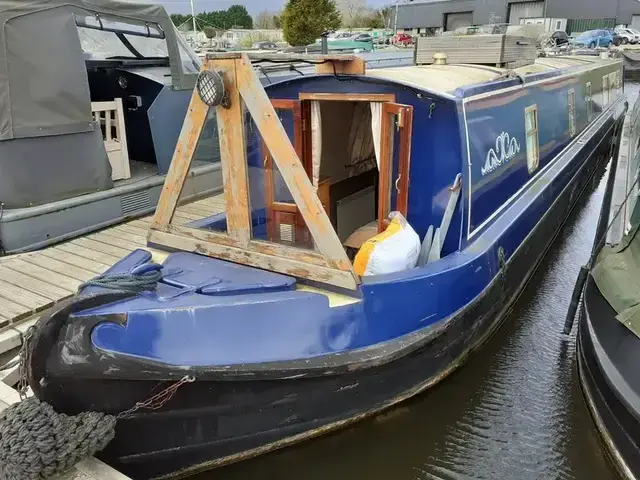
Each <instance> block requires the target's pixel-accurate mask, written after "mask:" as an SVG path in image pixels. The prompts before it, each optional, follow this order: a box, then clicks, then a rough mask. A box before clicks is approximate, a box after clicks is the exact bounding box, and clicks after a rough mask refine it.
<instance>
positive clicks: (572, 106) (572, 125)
mask: <svg viewBox="0 0 640 480" xmlns="http://www.w3.org/2000/svg"><path fill="white" fill-rule="evenodd" d="M568 103H569V135H571V136H572V137H573V136H574V135H575V134H576V92H575V90H574V89H573V88H572V89H571V90H569V99H568Z"/></svg>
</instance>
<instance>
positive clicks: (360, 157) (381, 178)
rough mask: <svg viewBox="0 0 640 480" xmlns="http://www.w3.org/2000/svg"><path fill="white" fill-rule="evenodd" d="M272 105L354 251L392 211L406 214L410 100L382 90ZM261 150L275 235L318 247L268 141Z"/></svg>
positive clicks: (338, 229) (270, 222)
mask: <svg viewBox="0 0 640 480" xmlns="http://www.w3.org/2000/svg"><path fill="white" fill-rule="evenodd" d="M272 104H273V106H274V109H275V110H276V112H277V113H278V116H279V119H280V121H281V122H282V123H283V125H284V126H285V128H286V129H287V131H288V132H289V135H290V137H291V140H292V144H293V146H294V148H295V150H296V153H297V154H298V156H299V158H300V160H301V163H302V166H303V168H304V170H305V172H306V174H307V176H308V178H309V179H310V180H311V183H312V185H313V187H314V188H315V189H316V192H317V194H318V197H319V199H320V201H321V203H322V206H323V207H324V209H325V212H326V214H327V216H328V217H329V219H330V220H331V224H332V226H333V228H334V230H335V231H336V233H337V235H338V238H339V239H340V241H341V242H342V244H343V246H344V247H345V249H346V250H347V252H348V253H349V256H350V257H353V256H354V255H355V253H356V252H357V251H358V249H359V248H360V246H361V245H362V244H363V243H364V242H365V241H367V240H368V239H369V238H371V237H373V236H375V235H376V234H377V233H379V232H380V231H382V230H384V228H385V222H384V220H385V219H387V218H388V216H389V213H390V212H391V211H394V210H395V211H399V212H400V213H402V214H403V215H405V216H406V215H407V206H408V187H409V175H408V173H409V159H410V142H411V125H412V116H413V109H412V107H411V106H407V105H400V104H397V103H395V95H378V94H372V95H354V94H301V95H300V99H299V100H281V99H274V100H272ZM263 154H264V159H265V160H264V169H265V175H264V181H265V187H264V193H265V207H266V216H267V237H268V239H269V241H272V242H276V243H285V244H289V245H292V246H295V247H298V248H306V249H313V248H314V245H313V240H312V237H311V234H310V232H309V230H308V229H307V228H306V225H305V222H304V220H303V219H302V216H301V215H300V212H299V211H298V209H297V208H296V205H295V202H293V199H292V198H291V197H290V195H288V192H286V191H285V190H283V188H282V184H283V182H282V179H281V175H280V172H278V170H277V168H276V167H275V165H274V162H273V160H272V158H271V157H270V155H269V154H268V151H267V149H266V148H264V146H263Z"/></svg>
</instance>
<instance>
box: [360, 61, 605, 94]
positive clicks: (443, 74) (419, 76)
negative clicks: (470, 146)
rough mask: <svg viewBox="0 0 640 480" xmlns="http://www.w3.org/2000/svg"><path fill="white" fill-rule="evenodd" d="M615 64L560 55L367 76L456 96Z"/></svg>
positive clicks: (383, 71)
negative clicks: (508, 64)
mask: <svg viewBox="0 0 640 480" xmlns="http://www.w3.org/2000/svg"><path fill="white" fill-rule="evenodd" d="M612 61H615V60H613V59H611V60H604V59H601V58H599V57H594V56H586V55H585V56H578V55H572V56H558V57H543V58H538V59H536V61H535V62H534V63H532V64H530V65H526V66H523V67H519V68H514V69H507V68H499V67H491V66H487V65H475V64H464V65H463V64H459V65H419V66H408V67H397V68H386V69H374V70H368V71H367V76H370V77H376V78H380V79H385V80H389V81H392V82H398V83H404V84H406V85H410V86H412V87H415V88H419V89H421V90H428V91H430V92H434V93H441V94H453V93H454V92H455V91H456V90H458V89H461V88H464V87H469V86H472V85H479V84H483V83H488V82H492V81H494V80H497V79H498V78H501V77H507V76H508V75H509V74H510V73H513V74H515V75H517V76H526V75H531V74H538V73H547V72H552V71H556V70H557V71H560V70H563V69H567V68H572V67H585V68H589V67H592V66H593V65H594V64H598V63H600V64H605V63H608V62H609V63H610V62H612Z"/></svg>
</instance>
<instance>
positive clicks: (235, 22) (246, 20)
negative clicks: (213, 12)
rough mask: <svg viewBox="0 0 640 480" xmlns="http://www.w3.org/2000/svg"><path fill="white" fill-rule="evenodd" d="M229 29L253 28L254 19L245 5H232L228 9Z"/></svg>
mask: <svg viewBox="0 0 640 480" xmlns="http://www.w3.org/2000/svg"><path fill="white" fill-rule="evenodd" d="M227 23H228V24H229V25H228V26H229V27H240V28H253V18H251V15H249V12H247V8H246V7H245V6H244V5H231V6H230V7H229V8H228V9H227Z"/></svg>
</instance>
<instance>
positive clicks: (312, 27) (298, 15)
mask: <svg viewBox="0 0 640 480" xmlns="http://www.w3.org/2000/svg"><path fill="white" fill-rule="evenodd" d="M339 27H340V13H338V9H337V8H336V4H335V3H334V2H333V0H289V1H288V2H287V5H286V7H285V8H284V12H283V13H282V28H283V30H284V38H285V39H286V40H287V42H289V44H290V45H293V46H296V45H308V44H310V43H313V42H314V41H315V40H316V38H318V36H319V35H320V34H322V33H323V32H325V31H327V30H335V29H337V28H339Z"/></svg>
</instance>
